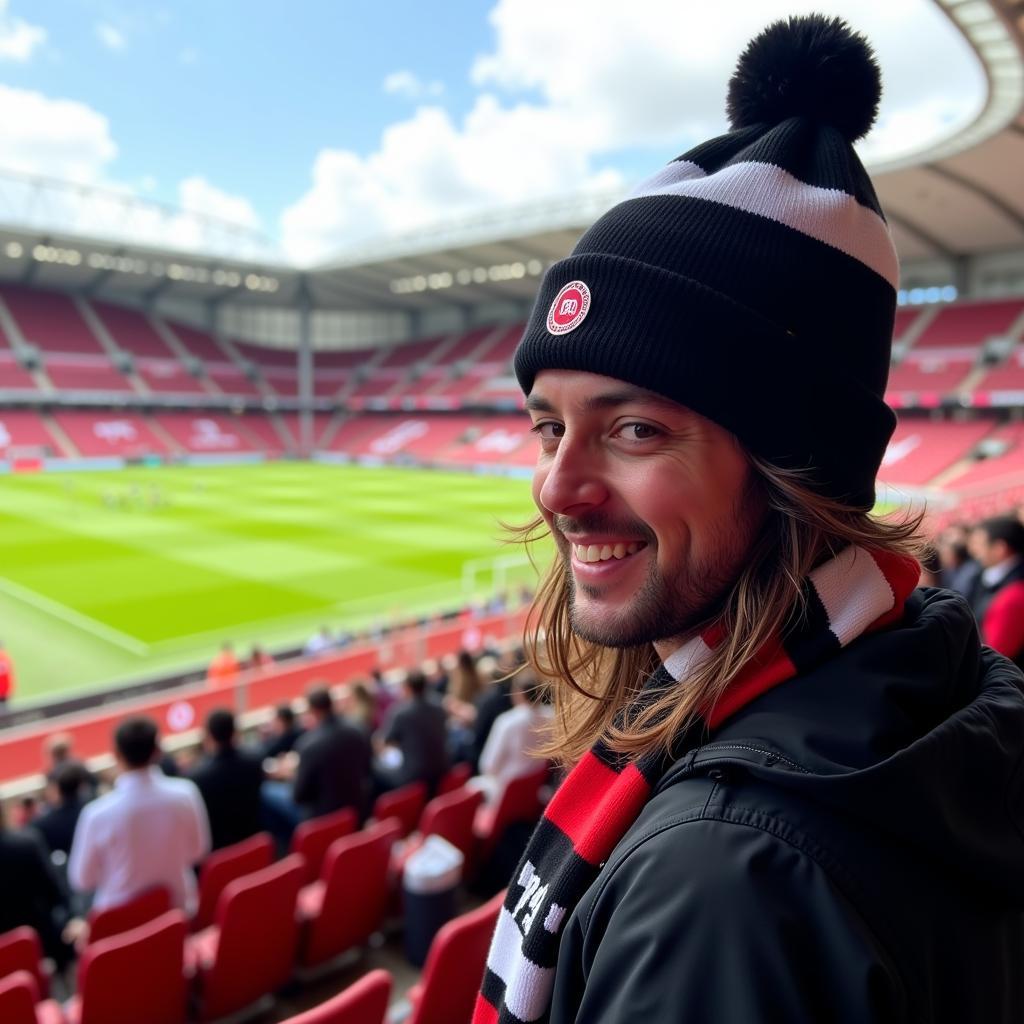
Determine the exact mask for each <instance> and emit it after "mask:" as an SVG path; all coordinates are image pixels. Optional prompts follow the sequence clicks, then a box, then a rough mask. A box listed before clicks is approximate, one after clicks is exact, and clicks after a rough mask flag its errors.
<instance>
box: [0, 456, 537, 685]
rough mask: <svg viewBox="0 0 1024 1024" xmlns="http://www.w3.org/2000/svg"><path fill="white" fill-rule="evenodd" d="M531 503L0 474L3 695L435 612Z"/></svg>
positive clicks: (361, 475) (406, 483)
mask: <svg viewBox="0 0 1024 1024" xmlns="http://www.w3.org/2000/svg"><path fill="white" fill-rule="evenodd" d="M532 509H533V505H532V502H531V500H530V494H529V484H528V482H527V481H525V480H507V479H503V478H498V477H476V476H471V475H469V474H448V473H433V472H418V471H414V470H393V469H363V468H360V467H353V466H328V465H321V464H316V463H277V464H268V465H249V466H227V467H219V466H218V467H165V468H149V469H146V468H138V469H127V470H119V471H112V472H89V473H77V474H58V473H53V474H41V475H37V476H3V477H0V639H2V640H3V642H4V644H5V646H6V647H7V648H8V649H9V651H10V652H11V655H12V657H13V659H14V661H15V665H16V668H17V673H18V684H17V697H19V698H22V699H30V698H33V697H42V696H49V695H54V694H57V693H60V692H62V691H69V690H75V689H81V688H90V687H96V686H100V685H103V684H109V683H112V682H115V681H120V680H126V679H131V678H136V677H139V676H144V675H148V674H151V673H157V672H161V671H169V670H172V669H177V668H185V667H191V666H193V665H196V664H200V663H204V662H205V661H207V660H208V659H209V658H210V657H211V656H212V655H213V653H214V652H215V651H216V649H217V648H218V647H219V645H220V643H221V642H222V641H224V640H231V641H232V642H234V643H235V644H236V645H238V647H239V648H240V649H241V650H242V651H243V652H244V651H245V650H246V649H247V646H248V645H249V644H251V643H253V642H260V643H262V644H264V645H266V646H270V647H273V646H275V645H282V644H287V643H293V642H296V641H302V640H305V639H306V637H308V636H309V635H310V634H311V633H312V632H313V631H314V630H315V629H316V628H318V627H319V626H320V624H321V623H327V624H329V625H331V626H332V627H334V628H337V627H340V626H342V625H345V626H347V627H351V628H358V627H361V626H365V625H368V624H370V623H373V622H377V621H380V620H382V619H387V618H391V617H394V616H400V617H405V616H410V615H415V614H417V613H419V612H423V611H427V610H431V609H437V608H440V607H450V606H452V605H453V604H457V603H459V602H460V601H461V600H462V597H463V589H462V572H463V566H464V564H465V563H466V562H467V561H470V560H474V559H490V558H493V557H498V556H501V555H503V554H508V553H509V549H506V548H503V547H502V545H501V541H500V537H501V529H500V527H499V525H498V520H506V521H521V520H523V519H525V518H527V517H529V516H530V514H531V513H532ZM527 573H528V570H526V569H525V568H524V569H520V570H513V571H512V573H511V576H510V578H511V579H516V580H518V579H524V578H527ZM477 582H478V584H479V586H480V587H481V588H484V587H486V586H489V585H490V583H491V579H490V578H489V577H488V574H487V573H486V572H481V574H480V575H479V576H478V577H477Z"/></svg>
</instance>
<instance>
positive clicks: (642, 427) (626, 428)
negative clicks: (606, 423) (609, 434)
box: [615, 423, 661, 441]
mask: <svg viewBox="0 0 1024 1024" xmlns="http://www.w3.org/2000/svg"><path fill="white" fill-rule="evenodd" d="M615 433H616V435H617V436H619V437H623V438H625V439H626V440H627V441H650V440H651V438H654V437H657V436H658V435H659V434H660V433H661V431H660V430H658V428H657V427H652V426H651V425H650V424H649V423H623V424H622V426H621V427H617V428H616V430H615Z"/></svg>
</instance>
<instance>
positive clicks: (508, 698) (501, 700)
mask: <svg viewBox="0 0 1024 1024" xmlns="http://www.w3.org/2000/svg"><path fill="white" fill-rule="evenodd" d="M520 664H522V663H521V662H520ZM511 710H512V679H511V677H510V675H509V673H508V672H505V671H503V670H502V669H500V668H498V669H495V670H494V677H493V679H492V681H491V684H490V686H489V687H488V688H487V689H486V690H484V692H483V693H482V694H481V695H480V697H479V698H478V699H477V702H476V714H475V715H474V717H473V721H472V725H471V729H472V738H471V740H470V743H469V749H468V751H467V753H468V756H469V760H470V763H471V764H472V765H473V770H474V771H479V770H480V755H481V754H482V753H483V750H484V745H485V744H486V743H487V738H488V736H490V734H491V729H492V728H493V727H494V723H495V722H496V721H497V719H498V716H499V715H503V714H504V713H505V712H506V711H511Z"/></svg>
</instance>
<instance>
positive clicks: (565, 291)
mask: <svg viewBox="0 0 1024 1024" xmlns="http://www.w3.org/2000/svg"><path fill="white" fill-rule="evenodd" d="M589 310H590V289H589V288H588V287H587V286H586V285H585V284H584V283H583V282H582V281H570V282H569V283H568V284H564V285H562V287H561V288H560V289H559V291H558V294H557V295H556V296H555V301H554V302H552V303H551V308H550V309H549V310H548V331H549V333H551V334H568V333H569V332H570V331H574V330H575V329H576V328H577V327H579V325H580V324H581V323H583V320H584V318H585V317H586V315H587V312H588V311H589Z"/></svg>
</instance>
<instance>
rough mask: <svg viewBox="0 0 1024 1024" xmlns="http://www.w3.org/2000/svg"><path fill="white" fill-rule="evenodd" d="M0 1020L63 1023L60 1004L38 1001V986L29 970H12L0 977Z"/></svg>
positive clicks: (25, 1023)
mask: <svg viewBox="0 0 1024 1024" xmlns="http://www.w3.org/2000/svg"><path fill="white" fill-rule="evenodd" d="M0 1021H3V1024H64V1014H63V1012H62V1011H61V1008H60V1004H59V1003H57V1002H56V1001H54V1000H53V999H44V1000H42V1001H41V1002H40V999H39V988H38V986H37V985H36V979H35V978H34V977H33V975H32V973H31V972H30V971H13V972H12V973H10V974H8V975H7V976H6V977H0Z"/></svg>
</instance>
